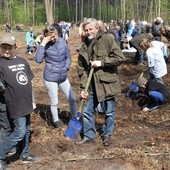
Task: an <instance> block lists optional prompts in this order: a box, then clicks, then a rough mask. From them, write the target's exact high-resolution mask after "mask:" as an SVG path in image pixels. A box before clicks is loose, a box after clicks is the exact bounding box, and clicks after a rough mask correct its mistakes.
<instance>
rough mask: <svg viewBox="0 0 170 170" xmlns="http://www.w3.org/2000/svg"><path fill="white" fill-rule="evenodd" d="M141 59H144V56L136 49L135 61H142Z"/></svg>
mask: <svg viewBox="0 0 170 170" xmlns="http://www.w3.org/2000/svg"><path fill="white" fill-rule="evenodd" d="M143 60H144V56H143V54H140V53H139V52H138V50H137V52H136V54H135V61H136V62H137V63H143Z"/></svg>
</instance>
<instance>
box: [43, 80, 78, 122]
mask: <svg viewBox="0 0 170 170" xmlns="http://www.w3.org/2000/svg"><path fill="white" fill-rule="evenodd" d="M45 85H46V87H47V90H48V94H49V97H50V100H51V113H52V115H53V121H54V122H56V121H58V120H59V117H58V108H57V105H58V89H59V87H60V89H61V90H62V91H63V93H64V94H65V96H66V97H67V100H68V102H69V108H70V112H71V115H72V117H73V118H74V117H77V115H76V113H77V108H76V97H75V95H74V92H73V90H72V88H71V85H70V82H69V80H68V79H66V80H65V81H64V82H62V83H57V82H50V81H45Z"/></svg>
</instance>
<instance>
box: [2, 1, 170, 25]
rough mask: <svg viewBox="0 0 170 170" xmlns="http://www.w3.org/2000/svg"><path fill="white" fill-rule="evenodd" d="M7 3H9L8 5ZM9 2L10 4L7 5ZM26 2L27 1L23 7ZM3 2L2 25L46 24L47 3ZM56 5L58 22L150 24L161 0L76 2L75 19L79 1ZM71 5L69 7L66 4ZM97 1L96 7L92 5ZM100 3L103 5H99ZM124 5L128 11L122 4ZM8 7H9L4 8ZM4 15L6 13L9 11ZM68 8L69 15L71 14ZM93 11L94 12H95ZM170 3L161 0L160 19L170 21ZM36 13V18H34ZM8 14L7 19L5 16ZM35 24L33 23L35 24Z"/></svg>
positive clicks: (62, 2) (156, 13)
mask: <svg viewBox="0 0 170 170" xmlns="http://www.w3.org/2000/svg"><path fill="white" fill-rule="evenodd" d="M5 2H6V3H5ZM7 2H8V3H7ZM24 2H27V3H26V4H24ZM34 2H35V4H33V0H26V1H24V0H8V1H6V0H0V5H1V6H0V23H1V24H5V23H6V22H9V23H10V24H11V25H15V24H18V23H19V24H24V25H39V24H40V23H45V22H46V13H45V3H44V2H45V0H35V1H34ZM53 2H55V5H56V6H55V8H53V9H55V11H54V13H55V14H54V18H56V19H57V20H65V21H69V17H70V20H71V21H76V20H77V21H80V20H81V18H84V17H92V14H94V17H95V18H96V19H102V20H104V21H105V22H108V21H110V20H111V19H124V18H122V17H123V16H124V15H123V14H125V16H124V17H125V19H132V18H135V19H136V18H139V19H140V20H147V21H149V22H151V21H152V20H153V19H154V18H156V17H157V15H158V11H159V10H158V0H120V1H118V0H100V1H99V0H83V1H82V0H81V1H80V0H77V18H76V0H69V1H68V0H53ZM67 2H68V4H67ZM81 2H83V16H81ZM92 2H94V7H93V6H92ZM99 2H101V6H99V5H100V3H99ZM123 2H125V9H124V8H123V7H122V3H123ZM7 4H8V7H7V8H4V6H5V5H7ZM68 5H69V7H68ZM7 9H8V11H6V12H5V10H7ZM68 9H69V11H70V13H69V14H68ZM93 9H94V10H93ZM169 9H170V2H169V0H161V4H160V17H162V18H163V19H164V20H167V19H170V17H169V16H170V10H169ZM33 11H34V17H33ZM4 13H5V14H8V15H9V16H8V17H3V15H4ZM33 22H34V23H33Z"/></svg>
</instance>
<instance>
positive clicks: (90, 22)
mask: <svg viewBox="0 0 170 170" xmlns="http://www.w3.org/2000/svg"><path fill="white" fill-rule="evenodd" d="M88 24H93V25H94V27H95V28H97V29H98V28H99V24H98V21H97V20H96V19H95V18H87V19H85V20H84V22H83V24H82V27H83V30H84V29H85V26H86V25H88Z"/></svg>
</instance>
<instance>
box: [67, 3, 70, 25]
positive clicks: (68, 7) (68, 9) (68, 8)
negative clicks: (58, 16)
mask: <svg viewBox="0 0 170 170" xmlns="http://www.w3.org/2000/svg"><path fill="white" fill-rule="evenodd" d="M67 11H68V20H69V22H70V6H69V0H67Z"/></svg>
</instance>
